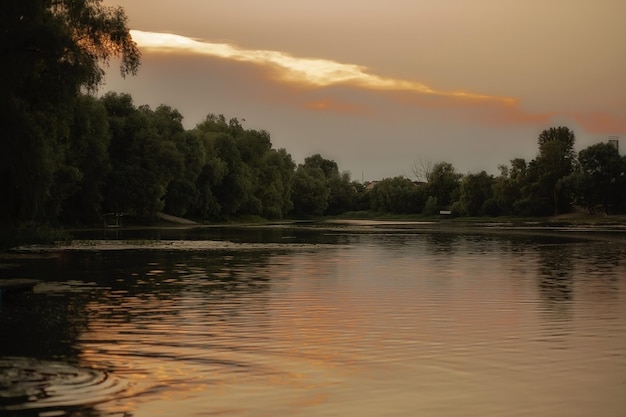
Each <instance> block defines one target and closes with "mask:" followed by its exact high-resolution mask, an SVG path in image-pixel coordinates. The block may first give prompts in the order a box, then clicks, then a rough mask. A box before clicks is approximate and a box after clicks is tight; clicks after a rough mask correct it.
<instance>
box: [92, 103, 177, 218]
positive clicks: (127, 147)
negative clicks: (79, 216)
mask: <svg viewBox="0 0 626 417" xmlns="http://www.w3.org/2000/svg"><path fill="white" fill-rule="evenodd" d="M102 102H103V103H104V106H105V107H106V109H107V113H108V115H109V126H110V131H111V145H110V146H109V159H110V161H111V165H112V169H111V172H110V174H109V176H108V178H107V184H106V198H105V204H104V205H105V208H106V210H107V211H113V212H125V213H128V214H130V215H133V216H137V217H138V218H140V219H142V220H146V221H150V220H152V219H154V217H155V216H156V213H157V212H159V211H160V210H162V209H163V207H164V206H165V195H166V192H167V189H168V186H169V183H170V182H171V181H172V180H173V179H174V177H175V176H176V175H177V174H178V173H179V172H180V171H181V170H182V165H183V157H182V155H181V154H180V153H179V152H178V150H177V148H176V146H175V144H174V142H173V141H172V140H171V138H169V137H167V136H162V135H161V134H160V133H159V130H158V129H157V128H156V127H155V126H154V125H153V121H154V119H155V117H154V113H153V112H152V111H151V110H150V109H149V108H147V107H145V106H144V107H140V108H136V107H135V106H134V104H133V102H132V98H131V97H130V95H128V94H115V93H108V94H106V95H105V96H104V97H103V98H102Z"/></svg>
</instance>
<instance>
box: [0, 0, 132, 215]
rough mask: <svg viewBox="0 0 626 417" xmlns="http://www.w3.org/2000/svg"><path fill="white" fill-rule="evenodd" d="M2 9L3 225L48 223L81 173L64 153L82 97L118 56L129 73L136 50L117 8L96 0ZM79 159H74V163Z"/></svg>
mask: <svg viewBox="0 0 626 417" xmlns="http://www.w3.org/2000/svg"><path fill="white" fill-rule="evenodd" d="M0 7H1V9H0V10H1V13H0V27H2V30H1V31H0V58H1V60H2V63H3V64H2V68H1V70H0V71H2V73H1V74H0V111H1V112H2V114H3V115H4V120H5V123H4V126H3V152H2V156H0V194H1V195H2V196H3V200H4V204H3V205H2V209H0V222H1V223H16V222H17V223H21V222H46V221H49V220H50V219H53V218H56V216H58V215H59V210H61V209H62V206H63V200H64V199H66V198H70V197H71V196H72V195H74V194H75V192H77V191H78V189H79V188H80V183H81V181H83V180H84V178H85V175H86V173H84V172H81V171H80V168H79V167H78V166H77V165H76V164H74V165H72V161H73V160H74V158H75V156H76V155H68V154H67V153H68V152H69V150H70V149H71V147H72V145H73V144H74V142H75V140H77V139H75V138H72V137H71V135H72V133H77V134H79V133H80V132H76V131H74V132H73V131H72V125H73V124H74V122H75V114H76V113H77V112H79V111H80V107H81V106H82V104H83V103H81V100H80V99H79V96H80V94H79V93H80V91H81V90H87V91H93V90H94V89H95V88H96V87H97V86H98V85H99V84H100V82H101V81H102V77H103V74H104V70H103V69H102V65H106V64H108V62H109V60H110V59H111V58H112V57H118V58H120V62H121V68H120V70H121V72H122V74H133V73H135V71H136V70H137V68H138V66H139V59H140V54H139V51H138V49H137V47H136V45H135V43H134V42H133V41H132V39H131V37H130V32H129V29H128V27H127V23H126V16H125V14H124V11H123V10H122V9H121V8H110V7H105V6H102V5H101V1H100V0H55V1H52V0H37V1H22V0H4V1H3V2H2V5H1V6H0ZM74 162H77V161H74Z"/></svg>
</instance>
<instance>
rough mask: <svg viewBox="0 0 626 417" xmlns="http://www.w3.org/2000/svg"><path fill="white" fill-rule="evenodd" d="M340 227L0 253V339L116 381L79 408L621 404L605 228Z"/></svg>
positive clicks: (616, 262) (591, 409) (185, 410)
mask: <svg viewBox="0 0 626 417" xmlns="http://www.w3.org/2000/svg"><path fill="white" fill-rule="evenodd" d="M338 230H339V229H337V230H335V231H334V232H333V231H328V230H318V231H314V232H312V231H311V230H307V231H306V232H299V231H298V230H288V231H283V232H281V235H280V236H276V235H274V234H271V233H270V234H269V235H265V236H261V237H259V235H258V234H254V235H253V236H251V237H248V238H246V236H245V235H241V234H239V235H238V239H239V243H242V242H245V241H249V242H253V243H254V244H255V246H253V247H247V248H243V249H242V248H241V247H239V248H238V247H231V246H228V247H227V248H226V249H215V248H213V249H207V248H206V247H205V248H204V249H202V250H192V249H189V248H187V249H185V250H126V251H115V250H109V251H98V250H94V251H86V252H85V251H64V252H62V253H61V254H60V256H59V257H55V258H44V259H31V260H24V259H21V260H19V259H18V260H17V261H16V260H12V261H11V263H12V264H16V262H17V264H19V265H20V266H18V267H13V268H3V269H0V271H1V273H2V275H3V276H5V275H6V274H7V273H10V274H12V275H15V274H18V275H19V274H21V275H23V276H28V277H37V278H40V279H44V280H46V281H49V282H47V283H46V284H45V285H44V284H42V285H40V286H39V287H37V288H36V291H35V292H34V293H33V294H23V295H19V297H18V296H15V297H13V298H12V299H10V300H8V301H5V303H3V305H2V312H1V313H0V326H1V327H0V328H2V329H3V330H4V332H3V333H4V334H6V332H7V331H9V332H11V331H12V332H13V333H12V334H13V335H14V337H12V338H11V340H10V341H3V342H2V344H0V355H5V356H15V355H19V356H25V357H33V358H36V359H39V360H51V359H54V360H63V361H67V362H70V363H71V362H75V363H76V364H80V366H83V367H86V368H93V369H100V370H103V371H106V372H108V373H109V374H110V375H112V376H115V378H119V380H121V381H125V382H126V383H128V384H129V385H128V389H127V390H126V392H125V395H121V396H119V395H115V396H112V397H110V398H108V399H107V400H106V401H104V402H101V403H99V404H91V403H90V401H89V399H88V398H85V401H84V405H86V406H88V407H90V408H89V410H91V412H93V413H95V414H96V415H98V414H100V415H116V414H115V413H123V412H127V413H130V415H133V416H137V417H140V416H141V417H143V416H155V415H179V416H191V415H226V416H262V415H290V416H294V415H302V416H317V415H360V416H379V415H385V416H407V415H428V416H467V415H483V416H490V415H492V416H518V415H520V416H521V415H533V416H577V415H580V416H586V415H591V414H593V415H603V416H621V415H623V412H624V410H626V376H625V375H626V303H624V302H623V301H620V300H623V299H624V297H625V296H626V287H625V282H624V281H625V279H626V278H625V277H624V273H623V271H624V263H625V262H626V248H625V245H624V244H623V243H619V242H609V241H602V240H594V241H587V240H580V239H565V238H558V237H552V238H540V237H533V236H523V235H520V236H517V237H516V236H501V235H481V234H473V235H472V234H464V235H459V234H451V233H439V232H433V233H431V232H424V233H416V232H411V231H394V232H393V233H385V232H379V233H353V232H351V231H350V229H345V230H344V229H341V233H338ZM285 236H288V237H289V239H283V238H284V237H285ZM229 240H233V241H234V239H229ZM263 241H268V242H271V243H272V244H270V245H266V246H264V245H263V244H262V242H263ZM285 241H288V242H293V243H295V246H294V245H292V243H282V244H280V242H285ZM309 241H310V242H315V244H307V242H309ZM6 262H7V263H8V262H9V261H8V260H7V261H6ZM35 340H36V341H38V343H32V341H35ZM0 404H1V403H0ZM0 407H1V405H0ZM60 409H61V411H64V412H65V413H66V414H69V415H73V413H74V414H75V413H78V412H79V411H76V410H77V409H75V408H72V407H69V406H68V407H66V408H63V407H61V408H60ZM82 411H84V409H82ZM24 415H26V414H24ZM76 415H78V414H76Z"/></svg>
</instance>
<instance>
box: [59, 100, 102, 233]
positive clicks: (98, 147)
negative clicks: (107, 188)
mask: <svg viewBox="0 0 626 417" xmlns="http://www.w3.org/2000/svg"><path fill="white" fill-rule="evenodd" d="M69 138H70V143H69V144H68V145H69V146H68V148H67V150H66V151H65V155H66V160H65V163H64V167H65V169H68V168H69V169H73V170H75V171H76V173H77V174H78V181H77V182H76V183H75V185H74V184H73V183H72V182H71V181H67V180H58V181H55V186H54V187H53V188H63V187H68V186H72V187H73V188H74V192H72V193H70V195H69V196H67V197H66V196H65V195H63V193H62V192H61V191H54V192H53V194H56V195H61V196H60V197H58V200H57V201H58V204H60V205H61V207H62V209H61V219H62V220H63V221H64V222H78V223H88V222H93V221H100V219H101V215H102V203H103V201H104V196H103V191H104V185H105V180H106V177H107V175H108V173H109V170H110V168H111V166H110V162H109V144H110V142H111V135H110V132H109V124H108V120H107V113H106V109H105V107H104V105H103V104H102V103H101V102H100V101H99V100H97V99H95V98H94V97H92V96H88V95H83V96H81V97H80V98H79V99H78V105H77V106H76V110H75V111H74V118H73V121H72V124H71V127H70V135H69ZM63 171H64V169H63V168H62V169H60V170H59V171H57V172H63Z"/></svg>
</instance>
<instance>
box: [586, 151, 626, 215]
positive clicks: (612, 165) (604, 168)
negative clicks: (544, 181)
mask: <svg viewBox="0 0 626 417" xmlns="http://www.w3.org/2000/svg"><path fill="white" fill-rule="evenodd" d="M578 161H579V163H580V169H581V177H580V180H579V187H580V188H579V196H580V198H581V199H582V200H583V201H584V202H585V204H586V205H587V206H588V207H589V208H590V210H592V211H593V207H594V206H595V205H597V204H602V207H603V209H604V213H606V214H609V210H610V209H611V207H615V206H617V205H618V204H619V203H620V197H621V196H622V195H623V193H624V187H626V178H625V176H626V165H625V164H624V160H623V159H622V158H621V157H620V155H619V152H618V151H617V149H616V148H615V147H614V146H612V145H610V144H608V143H597V144H595V145H591V146H589V147H588V148H585V149H583V150H581V151H580V152H579V153H578Z"/></svg>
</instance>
